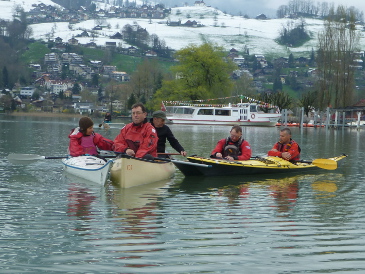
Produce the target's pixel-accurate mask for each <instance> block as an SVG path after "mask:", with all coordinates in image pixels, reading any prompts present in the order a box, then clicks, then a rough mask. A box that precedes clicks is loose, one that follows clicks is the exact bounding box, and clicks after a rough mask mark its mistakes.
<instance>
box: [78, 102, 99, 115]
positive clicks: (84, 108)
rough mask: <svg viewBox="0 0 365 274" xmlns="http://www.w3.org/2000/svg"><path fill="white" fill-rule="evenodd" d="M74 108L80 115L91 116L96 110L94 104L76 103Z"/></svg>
mask: <svg viewBox="0 0 365 274" xmlns="http://www.w3.org/2000/svg"><path fill="white" fill-rule="evenodd" d="M73 108H74V109H75V112H78V113H80V114H83V113H88V114H91V113H93V112H94V110H95V106H94V104H93V103H80V102H77V103H74V104H73Z"/></svg>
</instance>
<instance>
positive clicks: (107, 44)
mask: <svg viewBox="0 0 365 274" xmlns="http://www.w3.org/2000/svg"><path fill="white" fill-rule="evenodd" d="M116 47H117V42H105V48H106V49H115V48H116Z"/></svg>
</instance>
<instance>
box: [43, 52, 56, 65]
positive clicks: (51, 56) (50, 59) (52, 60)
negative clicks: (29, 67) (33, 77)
mask: <svg viewBox="0 0 365 274" xmlns="http://www.w3.org/2000/svg"><path fill="white" fill-rule="evenodd" d="M44 63H45V64H46V65H51V64H56V63H58V56H57V54H56V53H54V52H51V53H47V54H45V55H44Z"/></svg>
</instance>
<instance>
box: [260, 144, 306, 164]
mask: <svg viewBox="0 0 365 274" xmlns="http://www.w3.org/2000/svg"><path fill="white" fill-rule="evenodd" d="M273 149H276V150H278V151H272V150H273ZM272 150H270V151H269V152H268V153H267V155H269V156H277V157H280V158H281V154H282V153H283V152H289V153H290V159H289V161H299V160H300V150H301V149H300V147H299V145H298V143H297V142H295V141H294V140H291V141H290V142H289V143H288V144H285V145H283V144H281V143H280V142H277V143H276V144H275V145H274V146H273V148H272Z"/></svg>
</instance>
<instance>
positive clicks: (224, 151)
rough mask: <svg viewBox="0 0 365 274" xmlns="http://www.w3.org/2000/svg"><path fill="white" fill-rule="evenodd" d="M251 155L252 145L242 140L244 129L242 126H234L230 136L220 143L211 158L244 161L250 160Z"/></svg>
mask: <svg viewBox="0 0 365 274" xmlns="http://www.w3.org/2000/svg"><path fill="white" fill-rule="evenodd" d="M251 154H252V152H251V147H250V144H249V143H248V142H247V141H245V140H244V139H243V138H242V128H241V127H240V126H233V127H232V129H231V131H230V136H229V137H227V138H225V139H222V140H219V141H218V143H217V146H216V147H215V148H214V149H213V151H212V153H211V155H210V157H211V158H218V159H226V160H229V161H233V160H241V161H242V160H249V159H250V158H251Z"/></svg>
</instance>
